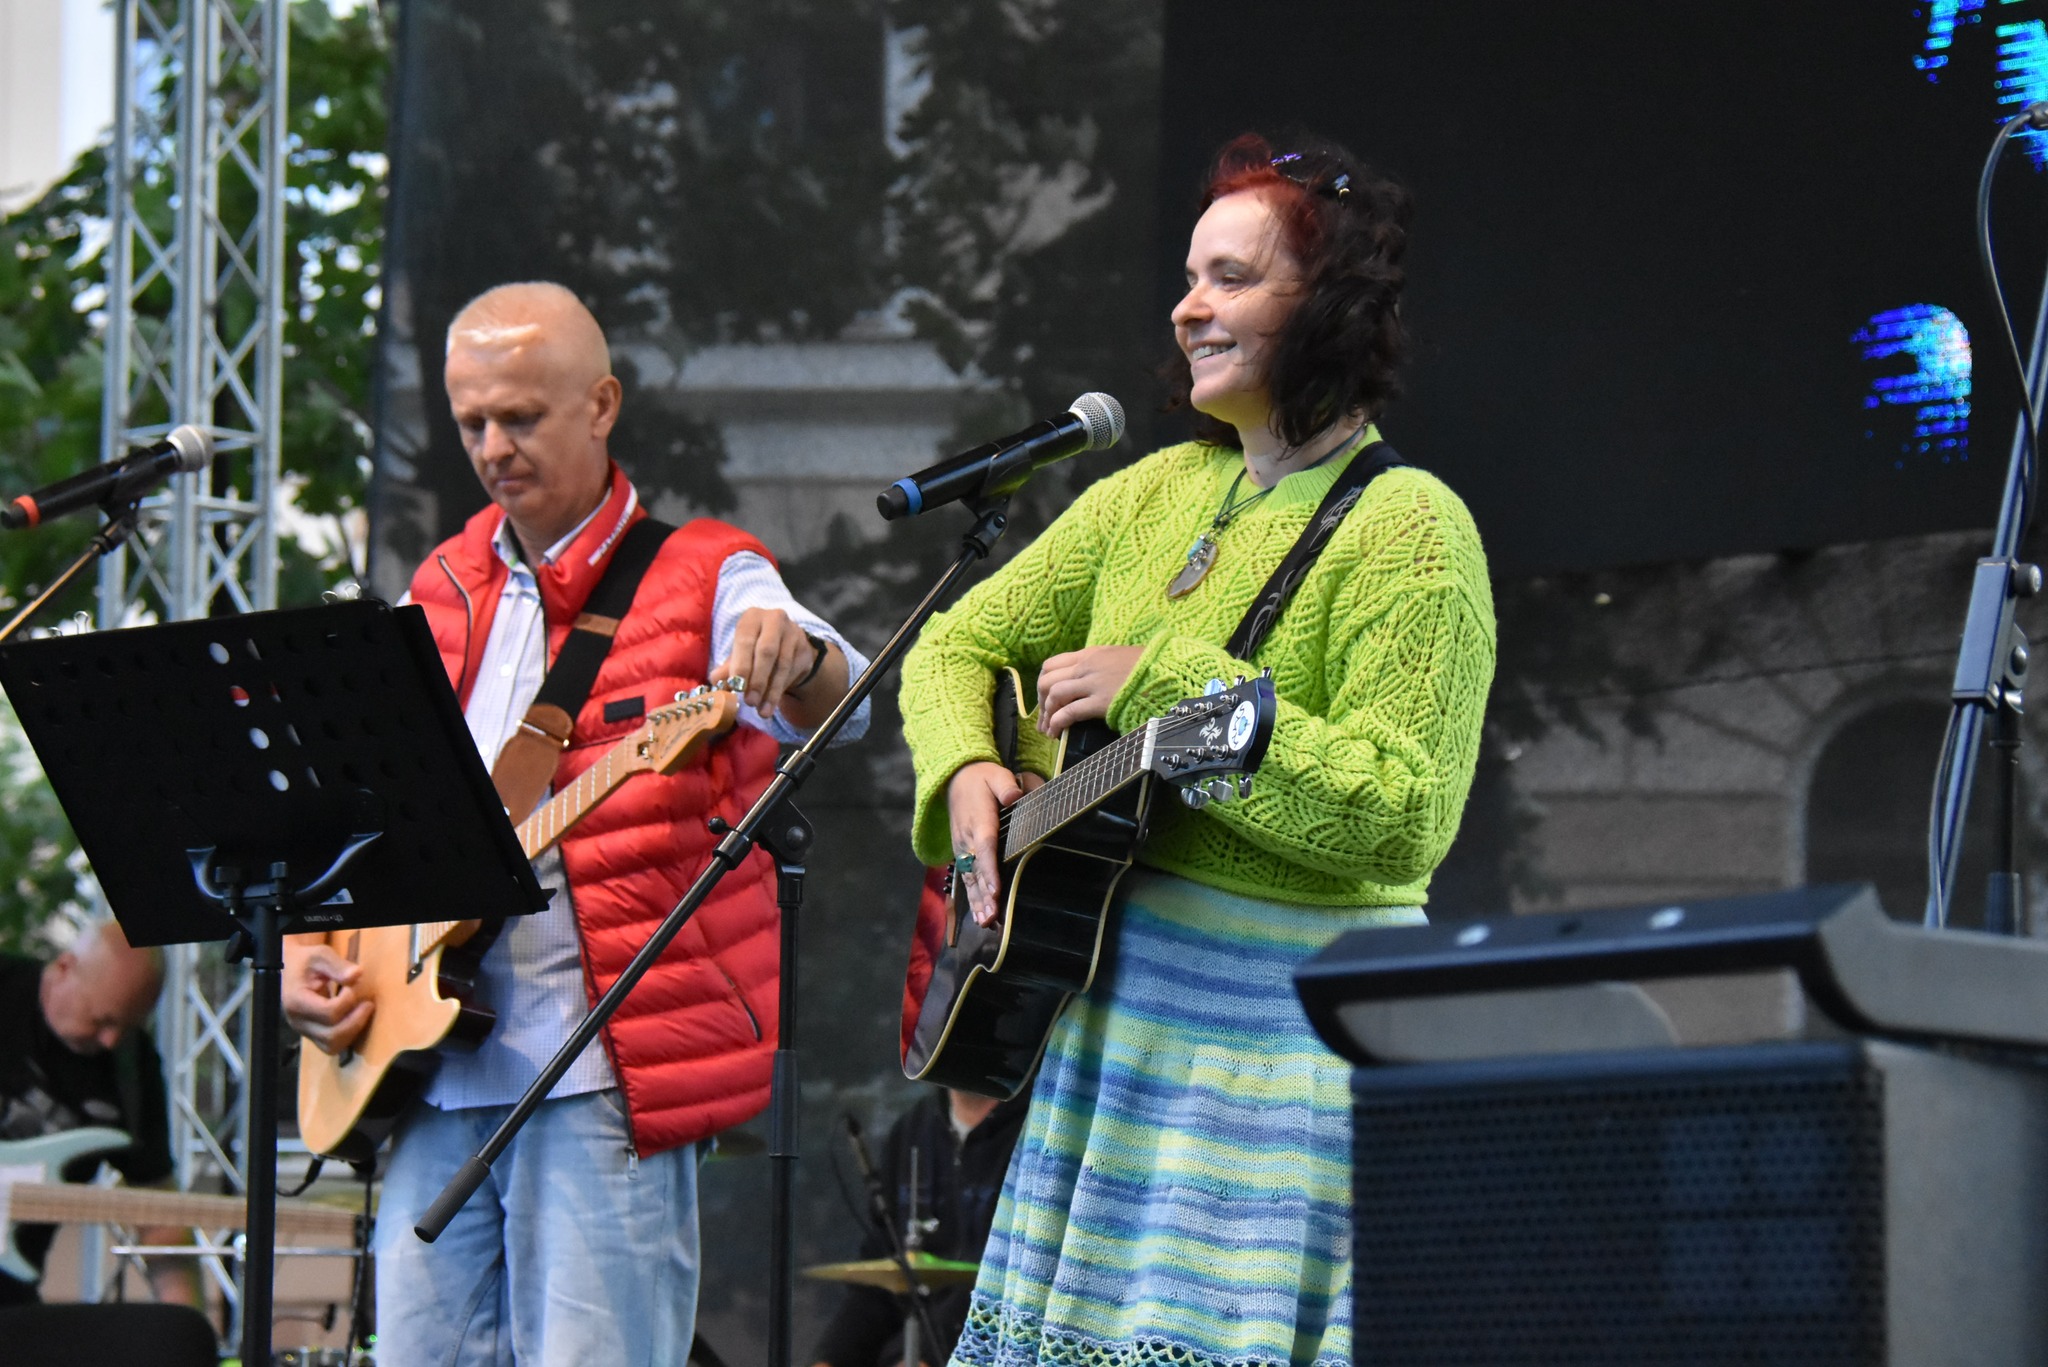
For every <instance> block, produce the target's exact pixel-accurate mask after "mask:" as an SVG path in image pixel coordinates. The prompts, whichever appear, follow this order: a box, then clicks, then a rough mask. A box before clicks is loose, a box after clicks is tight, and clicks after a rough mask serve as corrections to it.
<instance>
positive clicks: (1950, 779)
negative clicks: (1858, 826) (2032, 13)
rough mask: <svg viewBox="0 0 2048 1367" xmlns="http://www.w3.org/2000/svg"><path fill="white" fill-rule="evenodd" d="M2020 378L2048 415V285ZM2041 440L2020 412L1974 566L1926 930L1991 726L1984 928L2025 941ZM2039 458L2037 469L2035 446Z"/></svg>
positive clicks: (1939, 911) (1950, 870)
mask: <svg viewBox="0 0 2048 1367" xmlns="http://www.w3.org/2000/svg"><path fill="white" fill-rule="evenodd" d="M2015 123H2017V121H2015ZM2008 131H2009V130H2008ZM2005 136H2006V133H2001V134H2000V142H1999V143H1995V144H1994V145H1993V155H1994V156H1996V154H1997V150H1998V148H1999V147H2000V146H2001V145H2002V143H2003V140H2004V138H2005ZM2021 379H2022V382H2023V383H2024V384H2025V386H2026V391H2027V393H2029V394H2031V395H2032V396H2033V401H2034V404H2033V411H2034V412H2036V413H2039V412H2040V411H2042V409H2043V408H2048V281H2044V282H2043V284H2042V287H2041V297H2040V301H2039V303H2038V304H2037V305H2036V307H2035V313H2034V336H2033V342H2032V345H2031V346H2030V347H2029V349H2028V354H2027V359H2026V363H2025V365H2024V367H2023V372H2022V375H2021ZM2038 436H2039V434H2038V433H2029V432H2028V431H2027V410H2026V409H2025V408H2024V406H2023V407H2022V409H2021V413H2020V420H2019V422H2018V423H2016V424H2015V425H2014V428H2013V437H2012V450H2011V453H2010V454H2009V455H2008V456H2007V458H2006V466H2005V486H2004V489H2003V490H2002V492H2001V494H2000V498H1999V508H1998V527H1997V530H1996V531H1994V532H1993V533H1992V537H1991V554H1990V555H1988V556H1985V557H1984V558H1983V559H1980V560H1979V561H1978V562H1977V568H1976V572H1975V576H1974V578H1973V579H1972V581H1971V585H1970V606H1969V610H1968V612H1967V613H1966V615H1965V616H1964V619H1963V636H1962V642H1961V644H1960V646H1959V647H1958V649H1957V652H1956V672H1955V679H1954V682H1953V684H1952V685H1951V686H1950V690H1949V698H1950V703H1951V706H1952V707H1953V709H1954V715H1953V716H1952V717H1951V719H1950V723H1949V725H1950V731H1951V733H1952V734H1951V738H1950V741H1949V744H1948V747H1947V748H1945V749H1944V751H1943V753H1942V764H1941V769H1940V771H1939V772H1938V773H1937V775H1936V777H1935V788H1934V809H1933V812H1932V814H1931V817H1930V823H1931V825H1932V832H1931V834H1930V837H1929V840H1928V846H1929V848H1928V865H1929V867H1928V880H1927V883H1928V886H1927V905H1926V908H1925V911H1924V912H1923V914H1922V918H1921V919H1922V923H1923V924H1924V925H1926V926H1927V927H1928V928H1929V929H1940V928H1941V927H1943V926H1945V925H1946V924H1947V923H1948V910H1949V907H1950V906H1951V905H1952V902H1953V894H1954V891H1955V879H1956V869H1957V865H1958V864H1960V863H1961V862H1962V848H1963V830H1964V826H1965V824H1966V823H1967V821H1968V818H1969V813H1970V789H1971V787H1972V785H1973V782H1974V780H1975V777H1976V772H1977V750H1978V747H1979V746H1980V745H1981V744H1983V743H1984V740H1983V737H1984V724H1985V722H1986V720H1987V719H1988V720H1989V721H1990V722H1991V726H1992V739H1991V741H1990V742H1989V743H1990V746H1991V748H1992V749H1993V750H1995V751H1997V752H1999V774H1998V778H1999V792H1998V821H1999V827H1998V831H1997V834H1996V838H1995V843H1994V848H1993V861H1992V862H1993V865H1994V867H1993V868H1992V870H1991V873H1990V876H1989V877H1988V878H1987V879H1986V888H1985V902H1984V929H1985V930H1987V931H1990V932H1992V933H1994V934H2000V935H2025V934H2027V933H2029V929H2030V927H2029V926H2028V923H2027V907H2026V899H2025V895H2024V894H2025V886H2024V884H2023V882H2022V880H2021V877H2020V872H2019V858H2018V844H2019V840H2018V835H2019V824H2020V801H2019V770H2020V744H2021V740H2022V728H2021V724H2020V718H2021V713H2022V710H2023V706H2024V703H2025V688H2026V676H2027V651H2028V642H2027V635H2026V632H2025V631H2023V630H2022V629H2021V628H2020V625H2019V623H2018V622H2016V621H2015V620H2014V608H2015V607H2016V606H2017V604H2018V602H2019V600H2020V599H2022V598H2029V597H2032V596H2033V595H2034V594H2036V593H2038V592H2039V591H2040V589H2041V570H2040V567H2039V566H2036V565H2030V564H2026V563H2024V562H2022V561H2021V560H2020V559H2019V549H2020V544H2019V543H2020V538H2021V536H2023V535H2024V534H2025V533H2026V530H2027V529H2026V528H2025V527H2024V526H2022V525H2021V521H2020V519H2021V516H2022V513H2023V510H2024V509H2025V507H2026V503H2027V497H2028V489H2027V479H2026V466H2027V456H2028V446H2029V442H2030V438H2035V439H2037V438H2038ZM2033 456H2034V461H2035V464H2036V466H2037V467H2038V465H2039V463H2040V459H2041V453H2040V451H2039V450H2038V448H2037V449H2036V450H2035V451H2034V452H2033Z"/></svg>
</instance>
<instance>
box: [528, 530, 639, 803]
mask: <svg viewBox="0 0 2048 1367" xmlns="http://www.w3.org/2000/svg"><path fill="white" fill-rule="evenodd" d="M674 530H675V528H674V527H671V526H670V525H669V524H668V523H666V522H662V521H660V520H658V519H656V518H652V517H644V518H641V519H640V520H639V521H638V522H635V523H634V524H633V525H632V526H630V527H628V528H627V529H626V533H625V535H624V536H622V537H621V538H619V546H618V549H617V550H615V551H613V552H612V560H611V563H610V564H609V565H606V566H605V567H604V574H603V576H602V577H601V578H599V580H598V581H597V587H596V588H594V589H592V590H591V591H590V597H589V598H588V599H587V600H586V601H585V602H584V604H583V612H582V615H581V616H579V617H577V619H576V622H575V625H573V626H572V627H570V628H569V638H568V639H567V640H566V641H564V642H562V649H561V650H560V651H559V652H558V653H557V654H556V655H555V663H554V665H553V667H552V668H550V669H549V670H548V674H547V677H546V678H545V679H543V680H541V685H540V692H538V693H536V694H535V695H534V699H533V705H532V706H531V707H529V708H527V709H526V716H525V717H524V718H522V719H521V720H520V723H519V727H518V729H517V730H515V731H513V733H512V735H511V738H510V739H508V740H507V741H506V742H505V748H504V749H502V750H500V751H499V752H498V762H497V763H496V764H493V765H492V766H491V783H492V785H493V786H495V787H496V788H497V790H498V800H499V801H501V802H503V803H504V804H505V810H506V811H507V812H509V813H511V815H512V822H513V824H514V825H517V824H518V823H519V822H521V821H524V820H525V819H526V817H527V815H528V813H530V812H532V811H533V809H534V808H535V807H537V806H539V805H540V800H541V798H542V797H544V796H545V795H546V794H547V791H548V785H549V784H551V783H553V782H554V781H555V766H556V765H557V764H558V763H560V761H561V758H562V752H563V751H564V750H566V749H568V748H569V737H570V734H571V733H572V732H573V731H574V730H575V728H576V714H577V713H578V712H580V711H582V710H583V704H584V703H585V702H586V701H588V700H589V698H590V689H591V686H592V685H594V684H595V683H596V682H597V670H598V666H600V665H602V664H603V663H604V657H605V656H606V655H607V654H609V653H610V651H611V648H612V637H613V636H614V635H615V634H616V633H617V632H618V629H619V619H620V618H622V617H624V616H625V615H626V609H628V608H630V607H631V606H632V605H633V595H634V594H635V593H638V592H639V590H640V580H641V578H642V577H643V576H645V575H646V573H647V567H648V566H649V565H651V564H653V563H654V556H655V553H656V552H658V551H659V550H660V549H661V545H662V543H663V542H664V541H666V540H668V534H669V533H670V532H672V531H674Z"/></svg>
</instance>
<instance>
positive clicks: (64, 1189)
mask: <svg viewBox="0 0 2048 1367" xmlns="http://www.w3.org/2000/svg"><path fill="white" fill-rule="evenodd" d="M248 1209H249V1208H248V1203H247V1202H245V1201H244V1200H243V1199H242V1198H241V1197H239V1196H206V1195H202V1194H195V1193H193V1192H187V1191H141V1190H137V1189H135V1188H132V1187H95V1186H88V1185H85V1184H83V1183H74V1182H19V1183H16V1184H14V1185H12V1186H8V1187H4V1188H0V1211H4V1212H5V1217H6V1218H7V1219H9V1220H25V1221H28V1222H29V1223H31V1224H51V1225H62V1224H123V1225H181V1226H184V1227H186V1228H189V1229H240V1228H241V1227H242V1225H243V1224H244V1223H245V1222H246V1220H247V1218H248ZM277 1227H278V1229H279V1231H280V1232H283V1231H290V1232H292V1233H294V1234H302V1235H309V1236H312V1237H314V1238H320V1239H329V1240H332V1241H334V1243H335V1245H336V1246H337V1247H344V1246H346V1245H348V1244H350V1243H352V1242H354V1240H355V1229H356V1217H355V1216H354V1215H353V1214H351V1213H350V1212H348V1211H345V1210H339V1209H336V1208H335V1207H333V1206H316V1205H313V1204H311V1203H309V1202H297V1201H279V1202H278V1203H277Z"/></svg>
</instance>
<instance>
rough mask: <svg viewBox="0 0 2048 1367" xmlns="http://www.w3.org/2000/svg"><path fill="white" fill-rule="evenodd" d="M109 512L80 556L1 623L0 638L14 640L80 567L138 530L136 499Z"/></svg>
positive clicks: (111, 508) (74, 575)
mask: <svg viewBox="0 0 2048 1367" xmlns="http://www.w3.org/2000/svg"><path fill="white" fill-rule="evenodd" d="M106 514H107V522H106V525H105V526H103V527H101V528H100V529H99V530H98V531H97V532H94V533H93V536H92V540H91V541H88V542H87V543H86V545H85V549H84V550H82V551H80V552H79V553H78V558H77V559H76V560H73V561H72V562H71V563H70V564H69V565H67V566H65V567H64V572H63V573H62V574H60V575H58V576H57V577H56V578H55V579H53V580H51V581H50V586H49V587H48V588H46V589H44V590H43V591H42V592H41V593H39V594H37V595H36V596H35V597H33V598H31V599H29V601H28V602H26V603H24V604H22V606H21V611H19V612H17V613H15V614H14V616H12V617H10V618H8V619H7V625H5V626H0V642H6V641H9V640H12V639H13V637H14V633H15V632H17V631H19V630H21V628H22V624H23V623H25V622H27V621H28V619H29V618H31V617H33V616H35V615H36V614H37V613H38V612H40V611H42V608H43V605H44V604H45V603H47V602H49V601H50V600H51V599H52V598H55V597H56V596H57V595H58V594H60V593H62V592H63V591H64V589H65V586H66V585H68V584H70V582H71V581H72V580H74V579H76V578H77V577H78V575H79V572H80V571H82V570H83V569H84V568H85V567H86V566H87V565H90V564H91V563H92V562H93V561H95V560H98V559H100V558H102V557H104V556H106V555H109V554H111V553H112V552H113V551H114V550H116V549H117V548H118V547H120V545H121V544H122V543H123V542H125V541H127V539H128V538H129V537H130V536H133V535H134V534H135V519H136V502H135V500H133V499H130V500H129V501H128V502H126V503H122V504H116V505H114V506H112V507H109V508H108V509H106Z"/></svg>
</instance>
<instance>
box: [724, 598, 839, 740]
mask: <svg viewBox="0 0 2048 1367" xmlns="http://www.w3.org/2000/svg"><path fill="white" fill-rule="evenodd" d="M813 639H814V638H812V637H811V636H810V635H809V634H808V633H807V632H805V630H804V629H803V627H802V625H800V624H799V623H797V622H796V621H794V620H793V619H792V618H791V617H790V615H789V614H788V613H786V612H784V611H782V609H780V608H748V609H747V610H746V611H745V612H743V613H741V614H740V620H739V624H738V626H737V627H736V628H735V629H734V631H733V638H732V654H731V655H729V656H727V657H726V658H725V659H723V660H720V661H719V662H718V663H717V664H715V665H713V666H712V667H711V677H712V678H713V679H714V680H717V679H729V678H733V677H738V678H742V679H745V680H746V681H747V691H746V693H745V694H743V695H742V696H743V697H745V698H746V701H747V705H748V706H749V707H752V708H753V709H754V710H755V711H756V712H759V713H760V714H761V715H762V716H764V717H772V716H774V715H775V712H776V709H778V708H782V709H784V711H785V714H786V715H787V716H788V719H789V723H790V725H792V726H796V727H799V728H804V727H809V726H812V725H815V724H816V723H818V722H821V721H823V720H824V719H825V714H826V712H828V711H830V710H831V706H832V704H833V703H836V702H838V701H839V699H840V698H842V697H844V696H845V695H846V684H847V678H846V657H845V656H843V655H841V654H840V653H839V649H838V647H836V646H834V645H833V644H832V643H831V642H829V641H826V642H824V643H823V651H822V653H821V652H820V649H819V647H818V646H816V645H813V644H812V641H813ZM806 704H808V705H806Z"/></svg>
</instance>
